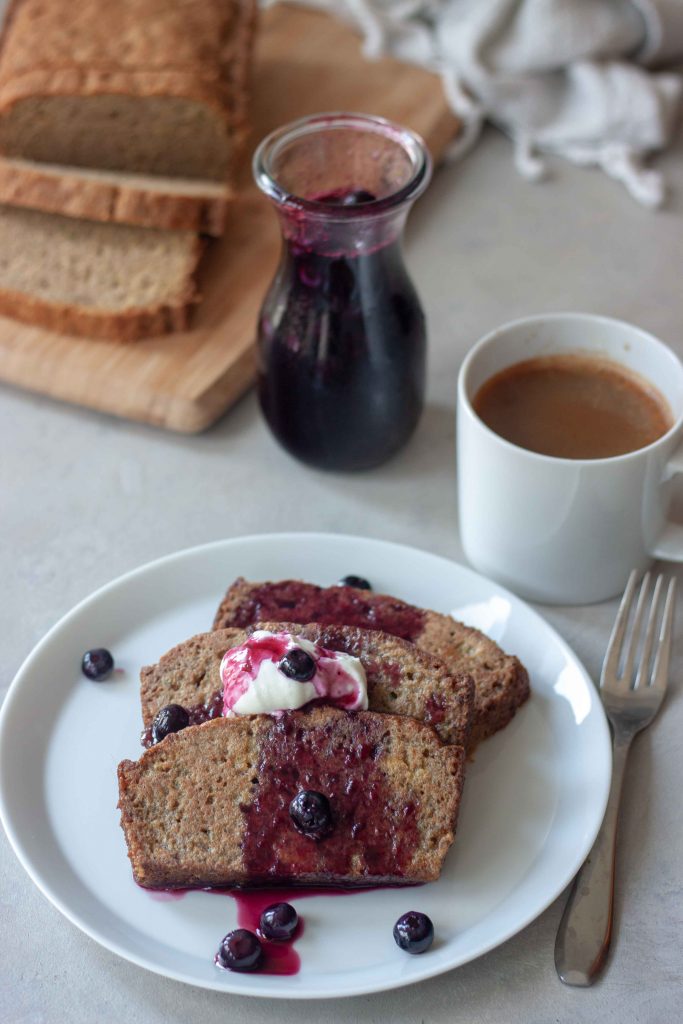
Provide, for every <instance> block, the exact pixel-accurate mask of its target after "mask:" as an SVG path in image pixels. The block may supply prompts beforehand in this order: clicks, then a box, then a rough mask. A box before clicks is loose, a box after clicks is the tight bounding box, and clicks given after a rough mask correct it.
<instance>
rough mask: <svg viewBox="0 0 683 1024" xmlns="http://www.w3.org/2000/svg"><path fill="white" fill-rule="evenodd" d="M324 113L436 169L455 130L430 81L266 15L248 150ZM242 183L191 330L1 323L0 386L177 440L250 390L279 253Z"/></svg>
mask: <svg viewBox="0 0 683 1024" xmlns="http://www.w3.org/2000/svg"><path fill="white" fill-rule="evenodd" d="M323 110H356V111H362V112H367V113H373V114H381V115H383V116H384V117H388V118H391V119H392V120H395V121H398V122H401V123H402V124H406V125H408V126H409V127H411V128H413V129H415V130H416V131H418V132H420V134H421V135H422V136H423V137H424V138H425V139H426V141H427V143H428V145H429V147H430V149H431V151H432V155H433V156H434V158H435V159H438V157H439V156H440V155H441V154H442V153H443V151H444V149H445V147H446V146H447V144H448V143H449V141H450V140H451V139H452V138H453V137H454V135H455V134H456V132H457V128H458V125H457V121H456V119H455V118H454V117H453V115H452V114H451V113H450V112H449V110H448V108H447V106H446V103H445V101H444V99H443V94H442V91H441V85H440V83H439V81H438V79H437V78H436V77H435V76H433V75H431V74H429V73H427V72H426V71H422V70H420V69H418V68H413V67H409V66H407V65H405V64H399V63H396V62H395V61H393V60H385V59H383V60H380V61H377V62H369V61H367V60H365V58H364V57H363V56H362V53H361V49H360V40H359V38H358V37H357V36H356V35H355V34H354V33H353V32H352V31H351V30H350V29H349V28H347V27H346V26H344V25H343V24H341V23H340V22H338V21H336V20H334V19H332V18H330V17H329V16H328V15H326V14H322V13H320V12H317V11H311V10H307V9H306V8H302V7H295V6H290V5H284V4H283V5H278V6H276V7H273V8H270V9H269V10H268V11H266V12H265V13H264V15H263V18H262V22H261V29H260V33H259V38H258V43H257V47H256V54H255V69H254V98H253V122H254V132H253V138H252V141H253V144H255V143H256V142H258V141H259V140H260V139H261V138H262V137H263V135H265V134H266V133H267V132H269V131H270V130H271V129H273V128H275V127H277V126H278V125H280V124H284V123H285V122H287V121H291V120H293V119H294V118H297V117H302V116H303V115H305V114H310V113H315V112H317V111H323ZM251 148H252V149H253V145H252V147H251ZM244 179H245V180H244V183H243V186H242V190H241V193H240V197H239V200H238V202H237V203H236V204H235V205H234V207H233V208H232V209H231V212H230V216H229V222H228V228H227V231H226V235H225V237H224V238H223V239H221V240H219V241H216V242H212V243H211V246H210V249H209V252H208V254H207V256H206V258H205V262H204V263H203V268H202V274H201V279H200V284H201V289H202V293H203V295H204V299H203V301H202V303H201V304H200V305H199V307H198V309H197V311H196V313H195V315H194V320H193V327H192V330H190V331H187V332H185V333H183V334H175V335H169V336H166V337H162V338H150V339H147V340H144V341H139V342H134V343H131V344H127V345H123V344H117V343H115V342H107V341H90V340H88V339H84V338H72V337H65V336H63V335H58V334H52V333H50V332H48V331H44V330H40V329H38V328H33V327H28V326H26V325H24V324H19V323H17V322H15V321H13V320H9V319H7V318H5V317H0V380H4V381H6V382H8V383H11V384H16V385H18V386H19V387H23V388H27V389H29V390H31V391H36V392H39V393H41V394H45V395H49V396H51V397H52V398H58V399H62V400H64V401H67V402H74V403H77V404H79V405H84V406H88V407H90V408H93V409H98V410H100V411H101V412H106V413H112V414H114V415H116V416H122V417H126V418H129V419H134V420H141V421H143V422H146V423H153V424H156V425H157V426H161V427H166V428H168V429H170V430H176V431H182V432H184V433H195V432H198V431H200V430H204V429H205V428H206V427H208V426H209V425H210V424H211V423H213V422H214V421H215V420H216V419H218V417H219V416H221V414H222V413H224V412H225V410H226V409H228V407H229V406H230V405H231V404H232V403H233V402H234V401H235V400H236V399H237V398H238V397H239V396H240V395H241V394H242V393H243V392H244V391H245V390H246V389H247V388H248V387H249V385H250V384H251V383H252V382H253V380H254V355H253V349H254V330H255V325H256V320H257V316H258V310H259V307H260V304H261V300H262V298H263V295H264V293H265V290H266V288H267V286H268V284H269V282H270V279H271V277H272V274H273V271H274V269H275V266H276V263H277V258H278V252H279V232H278V226H277V220H276V217H275V215H274V213H273V211H272V209H271V207H270V204H269V203H268V201H267V200H266V199H265V198H264V197H263V196H261V195H260V193H258V191H257V189H256V187H255V186H254V185H253V184H252V183H251V180H250V169H249V167H248V165H246V164H245V173H244Z"/></svg>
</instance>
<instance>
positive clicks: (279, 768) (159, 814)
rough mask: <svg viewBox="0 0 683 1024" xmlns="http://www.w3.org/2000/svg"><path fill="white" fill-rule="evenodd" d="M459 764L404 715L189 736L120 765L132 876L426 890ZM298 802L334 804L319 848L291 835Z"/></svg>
mask: <svg viewBox="0 0 683 1024" xmlns="http://www.w3.org/2000/svg"><path fill="white" fill-rule="evenodd" d="M464 761H465V758H464V752H463V750H462V748H461V747H456V746H443V745H442V744H441V743H440V741H439V739H438V737H437V735H436V733H435V732H434V730H433V729H432V728H430V727H429V726H426V725H423V724H422V723H420V722H417V721H416V720H415V719H413V718H402V717H399V716H398V715H377V714H372V713H371V712H347V711H337V710H336V709H333V708H315V709H313V710H311V711H309V712H286V713H285V714H283V715H282V716H280V717H279V718H274V717H272V716H270V715H256V716H253V717H249V718H235V719H225V718H221V719H216V720H215V721H211V722H206V723H205V724H204V725H199V726H190V727H189V728H186V729H184V730H183V731H182V732H178V733H173V734H171V735H169V736H167V737H166V738H165V739H164V740H162V741H161V742H160V743H158V744H157V745H156V746H154V747H151V748H150V749H149V750H147V751H146V752H145V753H144V754H143V755H142V757H141V758H140V759H139V761H137V762H134V761H123V762H122V763H121V764H120V765H119V769H118V777H119V808H120V810H121V825H122V827H123V831H124V834H125V837H126V842H127V845H128V856H129V857H130V860H131V864H132V868H133V875H134V877H135V880H136V882H137V883H138V884H139V885H142V886H146V887H151V888H154V887H164V888H179V887H182V888H185V887H204V886H213V887H227V886H233V885H245V884H268V885H280V884H285V885H291V884H300V885H344V886H354V885H355V886H362V885H378V884H386V883H391V884H410V883H415V882H429V881H433V880H435V879H436V878H438V876H439V873H440V871H441V866H442V864H443V860H444V857H445V856H446V853H447V851H448V849H449V847H450V845H451V843H452V841H453V837H454V833H455V826H456V820H457V814H458V808H459V805H460V797H461V792H462V786H463V781H464ZM302 790H312V791H314V792H316V793H320V794H322V795H323V796H324V797H325V798H326V799H327V801H328V802H329V809H330V812H331V828H330V829H329V831H328V832H327V833H326V834H325V835H324V836H321V837H318V838H313V837H312V836H311V835H307V834H302V833H301V832H300V831H298V830H297V828H296V827H295V824H294V822H293V820H292V818H291V816H290V813H289V807H290V803H291V801H292V800H293V799H294V797H296V796H297V794H298V793H300V792H301V791H302Z"/></svg>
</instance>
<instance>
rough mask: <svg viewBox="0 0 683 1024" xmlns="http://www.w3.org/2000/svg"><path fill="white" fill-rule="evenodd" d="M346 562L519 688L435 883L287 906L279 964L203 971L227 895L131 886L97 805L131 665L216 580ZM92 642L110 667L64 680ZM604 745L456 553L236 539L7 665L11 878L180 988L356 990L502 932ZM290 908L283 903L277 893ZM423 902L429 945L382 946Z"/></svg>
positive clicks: (562, 653)
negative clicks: (495, 656) (510, 674)
mask: <svg viewBox="0 0 683 1024" xmlns="http://www.w3.org/2000/svg"><path fill="white" fill-rule="evenodd" d="M347 573H358V574H360V575H363V576H367V577H368V578H369V579H370V580H371V581H372V583H373V584H374V586H375V588H376V589H377V590H379V591H385V592H388V593H391V594H395V595H397V596H399V597H402V598H405V599H406V600H408V601H411V602H413V603H415V604H417V605H422V606H426V607H431V608H435V609H437V610H439V611H442V612H453V614H454V615H456V617H457V618H460V619H464V620H465V621H466V622H468V623H469V624H471V625H475V626H478V627H479V628H481V629H483V630H485V632H487V633H488V634H489V635H490V636H491V637H492V638H493V639H494V640H496V641H497V642H499V643H500V644H501V645H502V646H503V647H504V648H505V649H506V650H507V651H509V652H512V653H514V654H517V655H519V657H520V658H521V659H522V661H523V662H524V663H525V664H526V666H527V667H528V669H529V673H530V676H531V681H532V686H533V696H532V698H531V700H530V701H529V703H528V704H527V705H526V706H525V707H524V708H523V710H522V711H520V712H519V714H518V715H517V717H516V718H515V719H514V721H513V722H512V724H511V725H510V726H508V728H507V729H505V730H504V731H503V732H502V733H500V734H498V735H497V736H495V737H493V738H492V739H490V740H488V741H487V742H486V743H484V744H482V746H481V747H480V748H479V750H478V751H477V754H476V758H475V761H474V764H472V765H471V766H470V768H469V771H468V778H467V783H466V786H465V796H464V801H463V806H462V808H461V813H460V821H459V826H458V836H457V839H456V842H455V845H454V846H453V848H452V849H451V851H450V852H449V854H448V857H447V860H446V864H445V867H444V871H443V874H442V877H441V879H440V880H439V881H438V882H436V883H434V884H431V885H427V886H423V887H420V888H417V889H408V890H400V889H387V890H375V891H370V892H361V893H358V894H354V895H351V896H348V897H345V898H343V899H333V898H332V897H330V896H317V897H315V898H312V899H306V900H302V901H301V903H300V904H299V911H300V913H301V914H302V915H303V917H304V919H305V922H306V929H305V934H304V935H303V937H302V938H301V939H300V940H299V941H298V943H297V949H298V951H299V953H300V955H301V962H302V966H301V971H300V972H299V973H298V974H297V975H294V976H291V977H278V976H268V975H249V974H233V973H229V972H221V971H218V970H217V969H216V968H215V967H214V965H213V954H214V952H215V950H216V948H217V946H218V943H219V941H220V939H221V937H222V936H223V935H224V934H225V932H227V931H228V930H229V929H230V928H232V927H234V926H235V923H236V908H235V904H234V902H233V900H232V899H231V898H230V897H228V896H219V895H216V894H210V893H203V892H193V893H189V894H188V895H187V896H186V897H185V898H184V899H182V900H167V901H163V900H159V899H158V898H157V899H155V898H154V897H153V896H152V895H151V894H150V893H148V892H145V891H144V890H142V889H140V888H138V887H137V886H136V885H135V883H134V882H133V880H132V877H131V872H130V867H129V862H128V858H127V856H126V847H125V843H124V840H123V833H122V832H121V829H120V828H119V815H118V811H117V810H116V802H117V785H116V765H117V763H118V762H119V761H120V760H121V759H122V758H124V757H130V758H136V757H137V756H138V755H139V753H140V747H139V742H138V736H139V732H140V710H139V704H138V671H139V668H140V666H141V665H145V664H150V663H151V662H154V661H155V660H157V658H158V657H159V656H160V655H161V654H162V653H163V652H164V651H165V650H167V649H168V648H169V647H171V646H173V645H174V644H176V643H177V642H179V641H180V640H183V639H185V638H186V637H189V636H190V635H191V634H193V633H196V632H200V631H202V630H206V629H208V628H210V625H211V621H212V618H213V614H214V612H215V609H216V607H217V605H218V602H219V600H220V598H221V596H222V594H223V592H224V590H225V588H226V587H227V585H228V584H229V583H230V582H231V581H232V580H233V579H234V578H235V576H238V575H243V576H246V577H247V578H251V579H254V580H263V579H279V578H286V577H292V576H293V577H299V578H302V579H308V580H312V581H314V582H318V583H322V584H330V583H334V582H336V581H337V580H338V579H339V578H340V577H341V576H344V575H346V574H347ZM100 646H102V647H108V648H109V649H110V650H111V651H112V652H113V654H114V657H115V659H116V664H117V666H119V669H122V670H123V671H119V672H118V673H117V676H116V678H115V679H112V680H111V681H109V682H106V683H100V684H97V683H92V682H89V681H88V680H86V679H85V678H84V677H83V676H82V675H81V673H80V671H79V668H80V659H81V655H82V652H83V651H84V650H85V649H86V648H89V647H100ZM610 772H611V757H610V743H609V734H608V729H607V724H606V721H605V717H604V715H603V711H602V707H601V704H600V700H599V698H598V696H597V694H596V692H595V690H594V688H593V686H592V684H591V682H590V680H589V679H588V676H587V675H586V672H585V670H584V669H583V667H582V666H581V664H580V663H579V662H578V660H577V659H576V657H575V656H574V655H573V654H572V652H571V651H570V650H569V648H568V647H567V645H566V644H565V643H564V642H563V641H562V640H561V639H560V637H559V636H558V635H557V634H556V633H555V632H554V630H552V629H551V628H550V626H549V625H548V624H547V623H546V622H544V620H543V619H542V618H540V617H539V616H538V615H537V614H536V613H535V612H534V611H532V610H531V609H530V608H529V607H528V606H527V605H525V604H524V603H523V602H522V601H520V600H518V599H517V598H516V597H514V596H513V595H512V594H510V593H508V592H506V591H505V590H503V589H502V588H501V587H499V586H498V585H497V584H494V583H492V582H490V581H489V580H486V579H484V578H483V577H482V576H479V575H477V574H476V573H474V572H471V571H470V570H468V569H464V568H463V567H462V566H460V565H456V564H454V563H453V562H449V561H446V560H445V559H442V558H437V557H436V556H434V555H430V554H427V553H425V552H423V551H417V550H415V549H413V548H408V547H401V546H399V545H395V544H388V543H385V542H383V541H377V540H370V539H362V538H356V537H346V536H336V535H325V534H303V533H302V534H280V535H272V534H270V535H265V536H259V537H244V538H238V539H236V540H228V541H222V542H219V543H216V544H210V545H207V546H204V547H199V548H194V549H191V550H189V551H181V552H179V553H178V554H175V555H171V556H169V557H167V558H163V559H161V560H160V561H157V562H152V563H150V564H149V565H146V566H143V567H142V568H140V569H137V570H136V571H135V572H132V573H129V574H128V575H126V576H122V577H121V578H120V579H118V580H115V581H114V582H113V583H110V584H109V585H108V586H106V587H104V588H103V589H101V590H99V591H97V593H95V594H93V595H92V596H91V597H89V598H87V599H86V600H85V601H83V602H82V603H81V604H79V605H78V606H77V607H76V608H74V609H73V611H71V612H70V613H69V614H68V615H66V616H65V617H64V618H63V619H62V620H61V621H60V622H58V623H57V625H56V626H55V627H54V628H53V629H52V630H50V632H49V633H48V634H47V636H46V637H45V638H44V639H43V640H42V641H41V642H40V643H39V644H38V646H37V647H36V648H35V650H34V651H33V652H32V654H31V655H30V656H29V657H28V658H27V660H26V662H25V663H24V665H23V666H22V668H21V670H20V671H19V673H18V675H17V677H16V679H15V680H14V683H13V684H12V687H11V689H10V691H9V694H8V696H7V699H6V701H5V703H4V706H3V708H2V714H1V717H0V812H1V815H2V820H3V823H4V826H5V829H6V831H7V835H8V836H9V839H10V842H11V843H12V845H13V847H14V849H15V851H16V853H17V856H18V857H19V859H20V860H21V862H22V864H23V865H24V867H25V868H26V870H27V871H28V873H29V875H30V876H31V878H32V879H33V881H34V882H35V883H36V885H38V886H39V888H40V889H41V890H42V891H43V893H44V894H45V895H46V896H47V897H48V899H50V900H51V901H52V903H54V905H55V906H56V907H57V908H58V909H59V910H60V911H61V912H62V913H63V914H64V915H65V916H66V917H68V918H69V920H70V921H73V923H74V924H76V925H78V927H79V928H81V929H82V930H83V931H84V932H86V933H87V934H88V935H90V936H92V938H94V939H95V940H96V941H97V942H100V943H101V944H102V945H103V946H106V947H107V948H108V949H111V950H113V951H114V952H116V953H119V954H120V955H121V956H123V957H125V958H126V959H128V960H131V961H133V963H136V964H139V965H140V966H142V967H147V968H149V969H150V970H152V971H156V972H157V973H159V974H163V975H167V976H168V977H170V978H176V979H178V980H180V981H185V982H190V983H192V984H194V985H201V986H203V987H205V988H212V989H218V990H222V991H225V992H236V993H241V994H251V995H260V996H271V997H274V996H277V997H280V998H283V997H285V998H286V997H291V998H315V997H324V996H327V997H330V996H348V995H357V994H361V993H365V992H376V991H379V990H382V989H389V988H394V987H397V986H400V985H407V984H410V983H411V982H415V981H418V980H420V979H423V978H428V977H430V976H432V975H435V974H441V973H442V972H444V971H447V970H450V969H451V968H452V967H457V966H458V965H459V964H463V963H465V962H466V961H468V960H472V959H473V958H474V957H477V956H480V955H481V954H482V953H485V952H486V951H487V950H490V949H492V948H493V947H494V946H497V945H498V944H499V943H501V942H504V941H505V940H506V939H508V938H509V937H510V936H511V935H514V934H515V933H516V932H518V931H519V930H520V929H521V928H523V927H524V926H525V925H526V924H527V923H528V922H529V921H531V920H532V919H533V918H535V917H536V916H537V915H538V914H540V913H541V911H543V910H544V909H545V908H546V907H547V906H548V905H549V904H550V903H551V902H552V901H553V900H554V899H555V898H556V896H557V895H558V894H559V893H560V892H561V891H562V889H563V888H564V886H565V885H567V883H568V882H569V880H570V879H571V878H572V876H573V875H574V874H575V872H576V871H577V869H578V868H579V866H580V864H581V862H582V861H583V859H584V858H585V856H586V854H587V852H588V850H589V849H590V847H591V845H592V842H593V839H594V838H595V835H596V833H597V831H598V828H599V826H600V822H601V820H602V817H603V813H604V809H605V804H606V800H607V793H608V787H609V779H610ZM293 902H296V900H294V901H293ZM409 909H419V910H423V911H425V912H426V913H427V914H429V915H430V917H431V918H432V919H433V921H434V925H435V930H436V935H437V937H438V941H436V942H435V944H434V946H433V947H432V949H431V950H430V951H429V952H428V953H426V954H424V955H422V956H409V955H407V954H405V953H403V952H401V951H400V950H399V949H398V948H397V946H396V945H395V943H394V940H393V938H392V927H393V923H394V921H395V920H396V918H397V917H398V916H399V915H400V914H401V913H403V912H405V911H406V910H409Z"/></svg>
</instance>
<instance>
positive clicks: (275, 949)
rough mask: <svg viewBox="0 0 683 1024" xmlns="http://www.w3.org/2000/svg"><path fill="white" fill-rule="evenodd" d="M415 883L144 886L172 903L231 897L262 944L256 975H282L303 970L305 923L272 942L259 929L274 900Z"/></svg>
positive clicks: (239, 922) (239, 923)
mask: <svg viewBox="0 0 683 1024" xmlns="http://www.w3.org/2000/svg"><path fill="white" fill-rule="evenodd" d="M416 887H417V886H416V885H407V886H406V885H391V884H390V885H371V886H365V887H363V888H361V887H356V888H343V887H342V886H329V887H327V888H319V887H318V888H313V887H311V888H306V887H305V886H291V887H288V888H278V889H210V888H208V889H145V890H144V891H145V892H147V893H149V895H150V896H151V898H152V899H153V900H158V901H159V902H169V901H175V900H180V899H183V898H184V897H185V896H186V895H187V894H188V893H189V892H206V893H211V894H212V895H217V896H230V898H231V899H233V900H234V901H235V904H236V907H237V926H238V927H239V928H248V929H249V931H252V932H255V933H256V934H257V935H258V937H259V939H260V941H261V945H262V946H263V953H264V962H263V966H262V967H261V968H259V970H258V971H256V972H255V973H256V974H277V975H280V976H285V975H294V974H298V973H299V971H300V969H301V957H300V956H299V954H298V953H297V951H296V950H295V949H294V943H295V942H296V941H297V939H300V938H301V936H302V935H303V934H304V928H305V923H304V920H303V918H302V917H301V915H299V923H298V925H297V928H296V931H295V933H294V936H293V938H292V939H291V940H290V941H288V942H272V941H269V940H268V939H264V938H263V936H262V935H261V932H260V931H259V923H260V920H261V914H262V913H263V911H264V910H265V909H266V907H269V906H270V905H271V903H295V902H296V900H304V899H310V898H311V897H313V896H356V895H358V894H359V893H363V892H374V891H376V890H378V889H412V888H416Z"/></svg>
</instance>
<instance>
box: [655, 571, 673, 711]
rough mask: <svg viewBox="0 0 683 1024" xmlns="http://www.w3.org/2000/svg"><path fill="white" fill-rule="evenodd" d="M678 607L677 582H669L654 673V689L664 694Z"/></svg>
mask: <svg viewBox="0 0 683 1024" xmlns="http://www.w3.org/2000/svg"><path fill="white" fill-rule="evenodd" d="M675 606H676V580H675V579H673V580H671V581H670V582H669V589H668V591H667V595H666V603H665V605H664V617H663V619H662V628H661V630H660V632H659V644H658V646H657V656H656V658H655V664H654V669H653V671H652V683H651V685H652V687H653V688H655V689H657V690H661V691H662V692H664V690H665V689H666V684H667V682H668V680H669V658H670V655H671V640H672V637H673V623H674V608H675Z"/></svg>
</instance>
